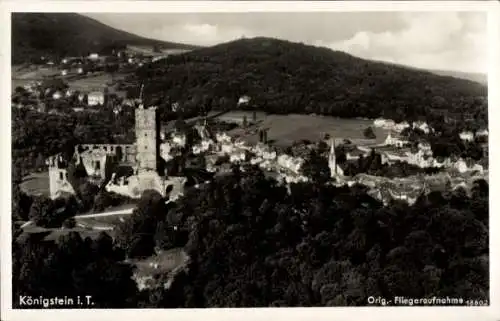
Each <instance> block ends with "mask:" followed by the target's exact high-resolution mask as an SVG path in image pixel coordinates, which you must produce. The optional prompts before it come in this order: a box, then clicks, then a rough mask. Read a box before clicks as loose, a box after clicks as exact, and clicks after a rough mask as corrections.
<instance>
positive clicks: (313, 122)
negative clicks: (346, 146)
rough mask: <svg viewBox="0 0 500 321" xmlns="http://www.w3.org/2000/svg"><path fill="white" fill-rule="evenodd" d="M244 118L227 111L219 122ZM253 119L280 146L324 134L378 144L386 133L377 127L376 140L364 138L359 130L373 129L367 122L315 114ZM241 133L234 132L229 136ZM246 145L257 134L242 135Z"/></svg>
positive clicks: (248, 117) (360, 142) (253, 140)
mask: <svg viewBox="0 0 500 321" xmlns="http://www.w3.org/2000/svg"><path fill="white" fill-rule="evenodd" d="M244 115H246V116H247V119H248V120H251V119H252V112H250V111H249V112H245V111H234V112H229V113H227V114H225V115H223V116H222V117H220V119H222V120H225V121H234V122H237V121H238V122H239V120H240V119H242V118H243V116H244ZM257 120H258V121H259V122H260V124H259V127H261V128H269V132H268V140H269V141H271V142H272V143H274V144H277V145H281V146H288V145H291V144H292V143H293V142H294V141H299V140H302V139H308V140H311V141H317V140H319V139H322V138H323V137H324V135H325V134H326V133H328V134H329V135H330V137H332V138H336V139H349V140H351V141H352V142H353V143H355V144H365V145H366V144H380V143H382V142H383V141H384V140H385V138H386V137H387V133H388V131H387V130H385V129H381V128H373V130H374V132H375V135H376V136H377V138H376V139H366V138H365V137H364V135H363V131H364V130H365V129H366V128H367V127H368V126H372V127H373V121H372V120H368V119H342V118H335V117H329V116H317V115H296V114H290V115H266V114H265V113H262V112H258V113H257ZM238 132H241V129H235V130H234V131H233V132H232V133H233V134H236V133H238ZM245 140H247V141H248V142H250V143H256V142H257V141H258V134H257V133H256V134H254V135H248V136H245Z"/></svg>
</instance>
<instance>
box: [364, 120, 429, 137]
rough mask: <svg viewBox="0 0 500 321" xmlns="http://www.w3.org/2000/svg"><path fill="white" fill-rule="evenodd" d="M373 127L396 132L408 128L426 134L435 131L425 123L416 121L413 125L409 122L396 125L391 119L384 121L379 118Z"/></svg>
mask: <svg viewBox="0 0 500 321" xmlns="http://www.w3.org/2000/svg"><path fill="white" fill-rule="evenodd" d="M373 126H375V127H379V128H383V129H387V130H391V131H395V132H399V133H400V132H402V131H403V130H405V129H406V128H410V127H411V128H413V129H420V130H421V131H423V132H424V133H426V134H429V133H431V132H432V131H433V130H434V129H433V128H432V127H430V126H429V125H428V124H427V123H426V122H424V121H416V122H412V123H411V125H410V124H409V123H408V122H407V121H404V122H401V123H396V122H395V121H394V120H391V119H383V118H378V119H375V120H374V121H373Z"/></svg>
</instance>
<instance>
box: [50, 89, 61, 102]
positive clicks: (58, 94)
mask: <svg viewBox="0 0 500 321" xmlns="http://www.w3.org/2000/svg"><path fill="white" fill-rule="evenodd" d="M62 96H63V94H62V92H60V91H56V92H55V93H53V94H52V98H53V99H56V100H57V99H61V97H62Z"/></svg>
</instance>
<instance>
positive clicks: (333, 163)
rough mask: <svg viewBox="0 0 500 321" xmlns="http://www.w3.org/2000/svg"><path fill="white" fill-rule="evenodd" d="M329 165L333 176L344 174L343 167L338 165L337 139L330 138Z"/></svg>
mask: <svg viewBox="0 0 500 321" xmlns="http://www.w3.org/2000/svg"><path fill="white" fill-rule="evenodd" d="M328 167H330V175H331V177H337V176H339V175H344V173H343V171H342V169H341V168H340V167H339V166H338V165H337V157H336V155H335V139H331V140H330V154H329V155H328Z"/></svg>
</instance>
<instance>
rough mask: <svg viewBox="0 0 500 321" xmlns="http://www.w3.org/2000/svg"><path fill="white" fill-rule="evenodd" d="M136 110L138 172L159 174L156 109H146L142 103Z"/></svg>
mask: <svg viewBox="0 0 500 321" xmlns="http://www.w3.org/2000/svg"><path fill="white" fill-rule="evenodd" d="M142 91H143V87H141V95H140V98H139V99H140V103H139V106H138V107H137V108H136V110H135V139H136V146H137V170H138V172H139V173H142V172H148V171H155V172H158V164H159V155H160V141H159V138H160V122H159V117H158V110H157V109H156V107H149V108H145V107H144V104H143V102H142Z"/></svg>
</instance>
